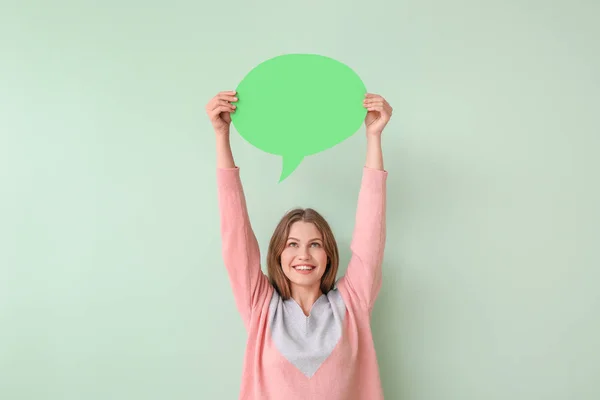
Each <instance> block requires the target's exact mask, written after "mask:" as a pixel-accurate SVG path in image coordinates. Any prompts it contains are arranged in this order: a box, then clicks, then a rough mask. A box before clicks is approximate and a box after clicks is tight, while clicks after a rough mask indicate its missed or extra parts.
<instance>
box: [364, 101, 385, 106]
mask: <svg viewBox="0 0 600 400" xmlns="http://www.w3.org/2000/svg"><path fill="white" fill-rule="evenodd" d="M364 105H365V106H381V107H384V106H385V104H384V103H383V101H377V100H372V101H366V102H365V103H364Z"/></svg>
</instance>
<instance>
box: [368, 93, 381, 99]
mask: <svg viewBox="0 0 600 400" xmlns="http://www.w3.org/2000/svg"><path fill="white" fill-rule="evenodd" d="M365 98H367V99H375V98H380V99H381V98H383V97H381V96H380V95H378V94H376V93H366V94H365Z"/></svg>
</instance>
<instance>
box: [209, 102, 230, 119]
mask: <svg viewBox="0 0 600 400" xmlns="http://www.w3.org/2000/svg"><path fill="white" fill-rule="evenodd" d="M234 107H235V106H227V105H221V106H218V107H217V108H215V109H214V110H212V112H211V114H210V119H211V120H215V119H218V118H219V116H220V115H221V113H224V112H235V108H234Z"/></svg>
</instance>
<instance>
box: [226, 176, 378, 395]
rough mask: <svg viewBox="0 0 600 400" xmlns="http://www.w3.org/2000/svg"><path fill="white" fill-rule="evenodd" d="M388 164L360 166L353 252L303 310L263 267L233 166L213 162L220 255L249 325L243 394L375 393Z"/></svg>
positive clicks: (240, 310)
mask: <svg viewBox="0 0 600 400" xmlns="http://www.w3.org/2000/svg"><path fill="white" fill-rule="evenodd" d="M386 179H387V171H380V170H376V169H370V168H367V167H364V168H363V177H362V183H361V189H360V193H359V196H358V206H357V210H356V220H355V228H354V234H353V235H354V236H353V238H352V244H351V251H352V256H351V260H350V263H349V265H348V268H347V271H346V274H345V276H343V277H342V278H340V279H339V280H338V281H337V284H336V288H335V289H333V290H332V291H330V292H329V293H328V294H326V295H325V294H324V295H322V296H321V297H320V298H319V299H318V300H317V301H316V302H315V304H314V306H313V308H312V309H311V312H310V316H309V317H306V316H305V315H304V313H303V312H302V310H301V308H300V306H299V305H298V304H297V303H296V302H295V301H294V300H293V299H289V300H285V301H283V300H282V299H281V297H279V295H278V294H277V291H275V290H274V288H273V286H272V285H271V284H270V282H269V281H268V278H267V276H266V275H265V274H264V273H263V272H262V270H261V265H260V252H259V246H258V242H257V240H256V237H255V235H254V232H253V230H252V227H251V225H250V220H249V217H248V212H247V208H246V200H245V197H244V192H243V188H242V183H241V180H240V175H239V168H238V167H235V168H229V169H227V168H224V169H217V186H218V195H219V207H220V217H221V235H222V246H223V250H222V252H223V258H224V263H225V267H226V269H227V273H228V276H229V279H230V283H231V286H232V289H233V295H234V298H235V302H236V306H237V309H238V311H239V313H240V314H241V317H242V320H243V322H244V325H245V327H246V330H247V334H248V336H247V342H246V353H245V357H244V366H243V374H242V382H241V390H240V397H239V398H240V399H241V400H311V399H318V400H321V399H323V400H324V399H327V400H379V399H383V390H382V387H381V383H380V378H379V367H378V364H377V357H376V354H375V348H374V345H373V338H372V335H371V326H370V317H371V310H372V307H373V304H374V302H375V299H376V297H377V294H378V292H379V289H380V287H381V262H382V258H383V250H384V246H385V207H386Z"/></svg>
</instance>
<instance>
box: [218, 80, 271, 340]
mask: <svg viewBox="0 0 600 400" xmlns="http://www.w3.org/2000/svg"><path fill="white" fill-rule="evenodd" d="M233 99H234V97H233V94H232V93H231V92H222V93H220V94H218V95H217V96H216V97H215V98H213V99H212V100H211V102H210V103H209V104H208V105H207V113H208V115H209V117H210V118H211V122H212V123H213V127H214V129H215V134H216V150H217V189H218V199H219V212H220V221H221V240H222V256H223V261H224V264H225V268H226V270H227V274H228V276H229V281H230V283H231V287H232V289H233V295H234V298H235V302H236V306H237V308H238V311H239V313H240V315H241V316H242V320H243V322H244V325H245V326H246V328H248V326H249V324H250V320H251V316H252V312H253V310H254V309H255V307H256V305H257V304H259V303H261V302H262V301H264V300H265V298H266V296H267V294H268V292H269V288H270V284H269V282H268V279H267V277H266V276H265V275H264V274H263V272H262V270H261V267H260V250H259V246H258V242H257V240H256V237H255V235H254V232H253V230H252V226H251V224H250V218H249V216H248V210H247V207H246V198H245V195H244V190H243V187H242V182H241V179H240V171H239V168H238V167H237V166H236V165H235V161H234V159H233V154H232V151H231V146H230V142H229V125H230V122H231V119H230V116H229V112H233V106H232V105H231V104H230V103H229V102H231V101H235V100H233Z"/></svg>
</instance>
